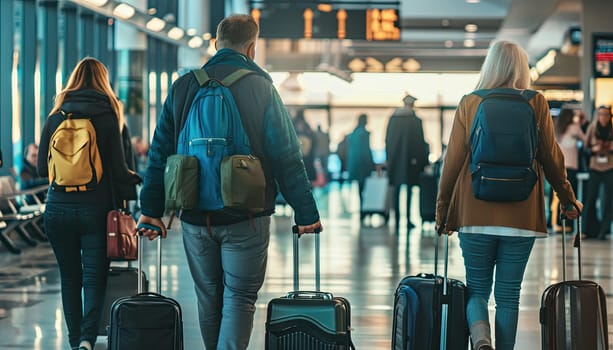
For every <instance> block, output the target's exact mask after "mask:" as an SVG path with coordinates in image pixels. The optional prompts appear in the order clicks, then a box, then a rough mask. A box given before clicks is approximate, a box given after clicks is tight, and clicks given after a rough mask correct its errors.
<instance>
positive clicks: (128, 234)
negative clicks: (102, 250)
mask: <svg viewBox="0 0 613 350" xmlns="http://www.w3.org/2000/svg"><path fill="white" fill-rule="evenodd" d="M137 251H138V239H137V237H136V221H134V218H132V216H131V215H128V214H126V213H125V212H123V211H122V210H111V211H109V213H108V214H107V216H106V257H107V258H109V259H110V260H122V261H125V260H136V258H137Z"/></svg>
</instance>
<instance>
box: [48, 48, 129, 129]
mask: <svg viewBox="0 0 613 350" xmlns="http://www.w3.org/2000/svg"><path fill="white" fill-rule="evenodd" d="M81 89H93V90H95V91H97V92H99V93H101V94H103V95H106V96H107V97H108V98H109V101H110V103H111V108H112V109H113V112H115V115H116V116H117V122H118V123H119V131H122V130H123V126H124V123H125V119H124V115H123V108H122V107H121V103H120V102H119V100H117V97H115V93H114V92H113V89H112V88H111V83H110V82H109V73H108V71H107V69H106V67H105V66H104V64H102V63H101V62H100V61H98V60H97V59H95V58H92V57H86V58H84V59H82V60H81V61H80V62H79V63H77V65H76V67H75V68H74V70H73V71H72V73H70V77H69V78H68V82H67V83H66V87H64V90H62V91H61V92H60V93H58V94H57V96H55V103H54V105H53V109H52V110H51V112H50V113H49V116H51V115H53V114H55V113H57V112H59V111H60V109H61V108H62V105H63V104H64V101H65V100H66V96H67V95H68V94H69V93H71V92H74V91H77V90H81Z"/></svg>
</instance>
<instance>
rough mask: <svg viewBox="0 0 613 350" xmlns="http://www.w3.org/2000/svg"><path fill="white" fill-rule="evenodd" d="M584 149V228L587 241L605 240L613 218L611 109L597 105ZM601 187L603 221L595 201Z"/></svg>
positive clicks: (612, 129)
mask: <svg viewBox="0 0 613 350" xmlns="http://www.w3.org/2000/svg"><path fill="white" fill-rule="evenodd" d="M585 148H586V150H587V151H588V153H589V154H590V158H589V172H590V180H589V181H588V185H587V197H586V201H585V215H583V227H584V231H585V233H586V235H587V238H600V239H606V235H607V234H610V233H611V220H612V219H613V125H612V123H611V106H600V107H598V109H597V110H596V118H594V121H593V122H592V123H591V124H590V126H589V127H588V128H587V132H586V142H585ZM601 185H603V186H604V194H603V196H602V198H601V202H600V208H601V212H602V221H599V220H598V217H597V215H596V200H597V199H598V197H599V194H600V186H601Z"/></svg>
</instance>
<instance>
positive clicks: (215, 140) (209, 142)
mask: <svg viewBox="0 0 613 350" xmlns="http://www.w3.org/2000/svg"><path fill="white" fill-rule="evenodd" d="M202 143H206V155H207V156H209V157H212V156H213V144H215V143H217V144H226V139H225V138H223V137H203V138H197V139H192V140H190V141H189V145H190V147H191V146H195V145H197V144H202Z"/></svg>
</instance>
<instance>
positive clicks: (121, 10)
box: [113, 3, 136, 19]
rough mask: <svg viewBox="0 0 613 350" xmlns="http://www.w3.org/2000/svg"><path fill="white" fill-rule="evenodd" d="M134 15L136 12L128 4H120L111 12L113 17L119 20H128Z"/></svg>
mask: <svg viewBox="0 0 613 350" xmlns="http://www.w3.org/2000/svg"><path fill="white" fill-rule="evenodd" d="M135 13H136V10H135V9H134V7H132V6H130V5H128V4H126V3H120V4H119V5H117V6H116V7H115V9H114V10H113V15H115V16H117V17H119V18H121V19H130V18H132V17H134V14H135Z"/></svg>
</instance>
